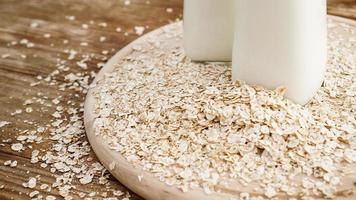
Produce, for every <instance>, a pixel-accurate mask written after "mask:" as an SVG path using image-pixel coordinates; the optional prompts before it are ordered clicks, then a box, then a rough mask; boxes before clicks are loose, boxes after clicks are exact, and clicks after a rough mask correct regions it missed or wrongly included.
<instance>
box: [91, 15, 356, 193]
mask: <svg viewBox="0 0 356 200" xmlns="http://www.w3.org/2000/svg"><path fill="white" fill-rule="evenodd" d="M333 27H339V28H340V27H341V28H343V29H345V31H347V32H350V33H351V34H353V37H352V38H351V39H350V40H348V41H345V40H344V39H343V38H342V36H339V35H336V34H335V33H333V31H332V28H333ZM329 28H330V29H331V31H330V33H329V39H330V42H329V59H328V66H327V73H326V76H325V81H324V83H323V85H322V88H321V89H320V90H319V92H318V94H317V95H316V96H315V97H314V98H313V99H312V101H311V102H310V103H309V104H307V105H305V106H300V105H297V104H295V103H293V102H291V101H289V100H287V99H285V98H283V93H284V92H285V89H284V88H283V87H281V88H277V89H276V90H274V91H271V90H267V89H264V88H262V87H258V86H250V85H247V84H244V83H242V82H235V83H233V82H232V81H231V70H230V66H229V65H227V64H222V63H194V62H191V61H190V60H189V59H188V58H186V57H185V55H184V52H183V49H182V46H181V45H178V46H174V47H169V48H168V50H167V48H166V47H165V45H166V44H165V41H167V39H166V38H170V39H168V40H170V41H172V40H176V41H178V42H176V43H180V42H179V41H180V40H181V38H182V33H181V24H175V25H171V26H170V28H166V29H165V30H164V31H163V32H162V33H160V34H161V35H160V36H158V37H157V38H161V39H162V38H163V39H162V40H161V41H159V40H158V39H157V38H149V39H148V41H149V42H148V43H145V44H142V45H136V46H134V47H133V51H134V52H133V54H132V55H131V56H130V55H129V56H127V57H126V58H125V59H123V60H122V61H121V62H120V63H118V64H117V65H116V67H115V69H114V71H113V72H111V73H109V74H106V75H105V76H103V78H101V79H99V80H98V82H97V83H96V84H95V85H94V86H93V88H94V89H93V95H94V96H95V98H96V100H97V103H96V107H95V114H96V117H95V118H96V119H95V122H94V127H95V132H96V134H98V135H100V136H101V137H103V138H104V139H105V140H106V141H107V143H108V144H109V145H110V148H111V149H113V150H115V151H117V152H118V153H120V154H122V155H123V156H124V157H125V158H126V159H127V161H128V162H130V163H132V164H134V165H139V166H141V167H142V168H143V169H144V170H146V171H149V172H151V173H153V174H154V175H155V176H156V177H157V179H159V180H161V181H164V182H165V183H166V184H168V185H174V186H177V187H179V188H181V189H182V190H183V191H188V190H190V189H194V188H203V189H204V191H205V192H207V193H210V192H212V191H216V190H215V189H214V188H216V186H217V185H223V182H224V180H228V179H233V180H235V181H237V183H236V184H238V185H240V186H241V188H242V192H244V191H243V190H244V189H245V190H246V191H245V192H247V193H242V195H241V196H244V197H248V196H249V194H248V192H251V193H256V192H257V193H259V194H262V195H265V196H266V197H268V198H272V197H275V196H276V195H278V193H279V192H283V193H286V194H288V195H290V196H293V197H298V196H302V197H304V198H307V197H313V196H314V197H315V196H323V197H330V198H332V197H333V196H334V195H335V194H336V193H337V194H338V195H340V194H341V193H342V192H352V191H339V190H338V188H339V187H340V186H341V185H342V182H343V181H344V180H345V179H347V178H349V179H353V181H355V167H356V128H355V126H356V120H355V111H356V107H355V106H356V104H355V101H356V98H355V95H356V83H355V81H356V67H355V62H356V52H355V51H353V50H352V49H355V38H356V36H355V33H354V30H352V28H351V27H350V26H348V25H345V24H342V23H334V22H332V21H329ZM253 184H255V185H256V187H253V188H251V185H253Z"/></svg>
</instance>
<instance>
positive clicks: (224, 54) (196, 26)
mask: <svg viewBox="0 0 356 200" xmlns="http://www.w3.org/2000/svg"><path fill="white" fill-rule="evenodd" d="M234 2H235V0H184V16H183V24H184V25H183V26H184V35H183V40H184V49H185V52H186V55H187V56H188V57H190V58H191V59H192V60H196V61H231V57H232V46H233V38H234Z"/></svg>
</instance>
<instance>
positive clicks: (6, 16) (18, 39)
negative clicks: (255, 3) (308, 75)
mask: <svg viewBox="0 0 356 200" xmlns="http://www.w3.org/2000/svg"><path fill="white" fill-rule="evenodd" d="M182 4H183V3H182V0H150V1H146V0H131V1H124V0H61V1H53V0H27V1H23V0H22V1H21V0H0V19H1V20H0V188H1V189H0V199H4V200H5V199H31V197H30V195H33V197H38V196H42V197H43V199H46V197H47V199H53V197H56V198H57V199H63V197H62V196H71V197H72V198H73V199H85V198H89V197H90V198H92V199H104V198H105V197H115V195H116V196H117V199H122V198H126V197H128V194H130V195H131V197H130V199H141V198H140V197H138V196H137V195H135V194H133V193H129V192H128V191H127V189H125V187H124V186H122V185H121V184H120V183H119V182H118V181H116V180H115V179H114V178H112V177H111V176H109V175H107V176H108V178H107V179H106V180H107V181H108V182H107V183H105V179H103V178H102V176H101V174H100V173H102V172H103V170H102V169H100V170H98V172H96V173H95V176H94V177H93V179H92V181H91V182H89V183H85V180H84V179H82V180H80V178H81V176H79V175H77V177H72V176H73V173H72V174H70V173H68V174H69V175H71V177H69V179H70V182H71V184H69V185H70V187H72V189H71V190H70V193H69V195H65V194H63V187H62V188H61V193H62V194H60V192H59V190H58V187H56V185H52V184H53V183H55V182H56V177H62V178H63V174H66V172H65V171H64V172H59V171H61V170H56V171H54V170H53V169H51V168H54V166H53V165H54V163H51V161H48V160H47V161H46V162H47V164H48V165H47V166H45V164H44V163H45V161H40V162H31V154H32V152H33V151H34V150H39V151H40V154H41V155H43V154H45V153H46V152H51V153H53V154H56V153H57V154H58V151H57V148H58V144H59V143H58V141H54V140H53V138H52V139H51V137H52V136H53V131H54V130H53V129H51V126H52V125H51V123H53V122H55V118H56V116H55V115H53V113H55V111H56V109H57V110H58V109H59V110H61V108H58V106H62V107H63V108H64V109H66V107H68V106H70V107H71V108H74V109H77V110H78V116H79V117H81V115H82V112H81V110H80V109H81V106H82V105H81V104H82V103H83V101H84V98H85V92H83V90H84V91H85V87H86V84H87V83H88V82H90V80H91V79H92V76H91V73H95V72H97V71H98V70H99V67H98V64H99V66H100V65H101V64H100V63H103V62H105V60H106V59H107V58H110V57H111V56H112V55H113V54H114V53H115V52H116V51H117V50H119V49H121V48H122V47H124V46H125V45H126V44H128V43H130V42H131V41H133V40H134V39H136V38H137V37H139V32H140V30H139V29H140V28H141V27H142V26H143V27H145V30H144V32H148V31H151V30H153V29H155V28H157V27H160V26H162V25H164V24H167V23H169V22H172V21H174V20H176V19H178V18H181V16H182ZM328 11H329V14H334V15H338V16H343V17H347V18H351V19H356V1H350V0H346V1H345V2H344V3H340V2H338V1H333V2H332V3H330V5H329V7H328ZM135 26H136V28H137V27H138V28H137V29H135ZM118 28H119V29H118ZM120 30H121V31H120ZM71 52H72V53H71ZM73 52H75V53H73ZM71 54H72V57H73V58H69V57H70V56H69V57H68V55H71ZM82 56H84V58H83V57H82ZM86 56H87V57H88V58H85V57H86ZM64 61H65V62H64ZM69 74H70V75H69ZM73 75H76V76H77V77H82V79H80V80H78V79H76V80H74V81H73V80H71V77H73ZM41 77H43V78H42V79H41ZM46 77H49V78H47V79H45V78H46ZM87 79H88V80H87ZM76 82H77V83H76ZM64 85H65V86H66V87H64ZM78 85H79V86H78ZM63 88H65V89H63ZM29 99H32V100H31V101H33V102H32V103H31V101H29ZM53 100H54V101H53ZM56 100H59V103H58V102H56ZM25 104H27V105H25ZM20 110H21V112H22V113H19V112H20ZM70 116H73V113H69V114H68V115H66V116H63V117H62V118H63V119H64V120H63V121H64V122H65V121H68V120H70V119H69V118H68V117H70ZM57 118H58V117H57ZM71 120H73V119H71ZM80 120H81V119H79V121H80ZM5 122H9V124H5ZM41 127H43V128H41ZM42 129H43V130H42ZM80 130H81V131H82V129H80ZM31 131H33V132H31ZM81 131H79V132H78V134H77V133H75V134H76V136H75V140H74V141H73V140H72V141H69V142H68V143H65V141H64V143H65V144H61V145H64V146H65V147H69V146H70V145H71V144H72V143H73V144H74V143H77V142H79V143H80V145H81V146H83V148H85V147H88V145H87V144H86V137H85V134H84V132H81ZM29 134H36V135H37V141H36V140H35V141H31V138H27V142H25V141H21V140H23V139H21V138H19V137H18V136H21V135H29ZM40 137H42V139H40ZM28 140H30V141H28ZM62 142H63V141H62ZM20 143H21V144H23V149H22V150H21V151H14V150H13V149H16V145H14V144H20ZM88 151H89V155H80V156H81V157H80V159H81V162H87V163H92V166H95V162H97V159H96V158H95V155H94V154H93V152H92V151H90V150H88ZM56 156H57V157H60V155H59V156H58V155H56ZM14 161H17V164H16V166H14V165H15V164H13V167H11V166H9V165H8V164H10V163H14ZM41 163H42V164H41ZM93 163H94V165H93ZM51 170H52V171H51ZM79 174H80V173H79ZM78 176H79V177H78ZM104 176H106V174H104ZM31 177H32V178H35V179H36V180H37V183H36V184H35V186H34V188H29V187H32V186H31V184H30V186H29V185H26V184H25V185H23V183H28V181H29V179H30V178H31ZM100 177H101V178H100ZM60 181H61V180H58V178H57V183H58V182H60ZM66 181H68V180H67V179H66ZM83 181H84V184H83ZM103 182H104V183H103ZM44 184H48V185H50V186H51V188H52V189H51V190H49V189H48V188H44V187H45V185H44ZM35 190H36V191H39V194H36V193H37V192H33V191H35ZM115 191H116V192H115ZM118 191H122V192H123V193H124V194H123V195H118V193H119V192H118ZM31 192H32V194H30V193H31ZM114 193H115V194H114ZM83 196H85V197H83ZM114 199H115V198H112V200H114Z"/></svg>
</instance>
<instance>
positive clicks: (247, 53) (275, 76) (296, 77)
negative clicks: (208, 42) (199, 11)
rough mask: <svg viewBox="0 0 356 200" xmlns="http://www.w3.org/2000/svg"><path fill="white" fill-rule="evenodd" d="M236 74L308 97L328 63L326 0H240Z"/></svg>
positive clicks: (296, 98) (301, 101) (294, 95)
mask: <svg viewBox="0 0 356 200" xmlns="http://www.w3.org/2000/svg"><path fill="white" fill-rule="evenodd" d="M235 9H236V18H235V41H234V50H233V63H232V77H233V80H236V79H239V80H244V81H246V82H247V83H249V84H258V85H262V86H265V87H267V88H269V89H274V88H276V87H278V86H285V87H286V88H287V92H286V97H287V98H289V99H291V100H293V101H294V102H296V103H299V104H305V103H307V102H308V101H309V100H310V99H311V98H312V97H313V96H314V95H315V93H316V92H317V90H318V89H319V87H320V85H321V84H322V81H323V75H324V71H325V67H326V59H327V57H326V51H327V50H326V40H327V34H326V20H327V19H326V0H236V7H235Z"/></svg>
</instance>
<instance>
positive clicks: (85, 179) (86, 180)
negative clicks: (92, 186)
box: [79, 175, 93, 185]
mask: <svg viewBox="0 0 356 200" xmlns="http://www.w3.org/2000/svg"><path fill="white" fill-rule="evenodd" d="M92 179H93V176H92V175H85V176H84V177H82V178H81V179H79V182H80V183H81V184H83V185H85V184H88V183H90V182H91V181H92Z"/></svg>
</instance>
